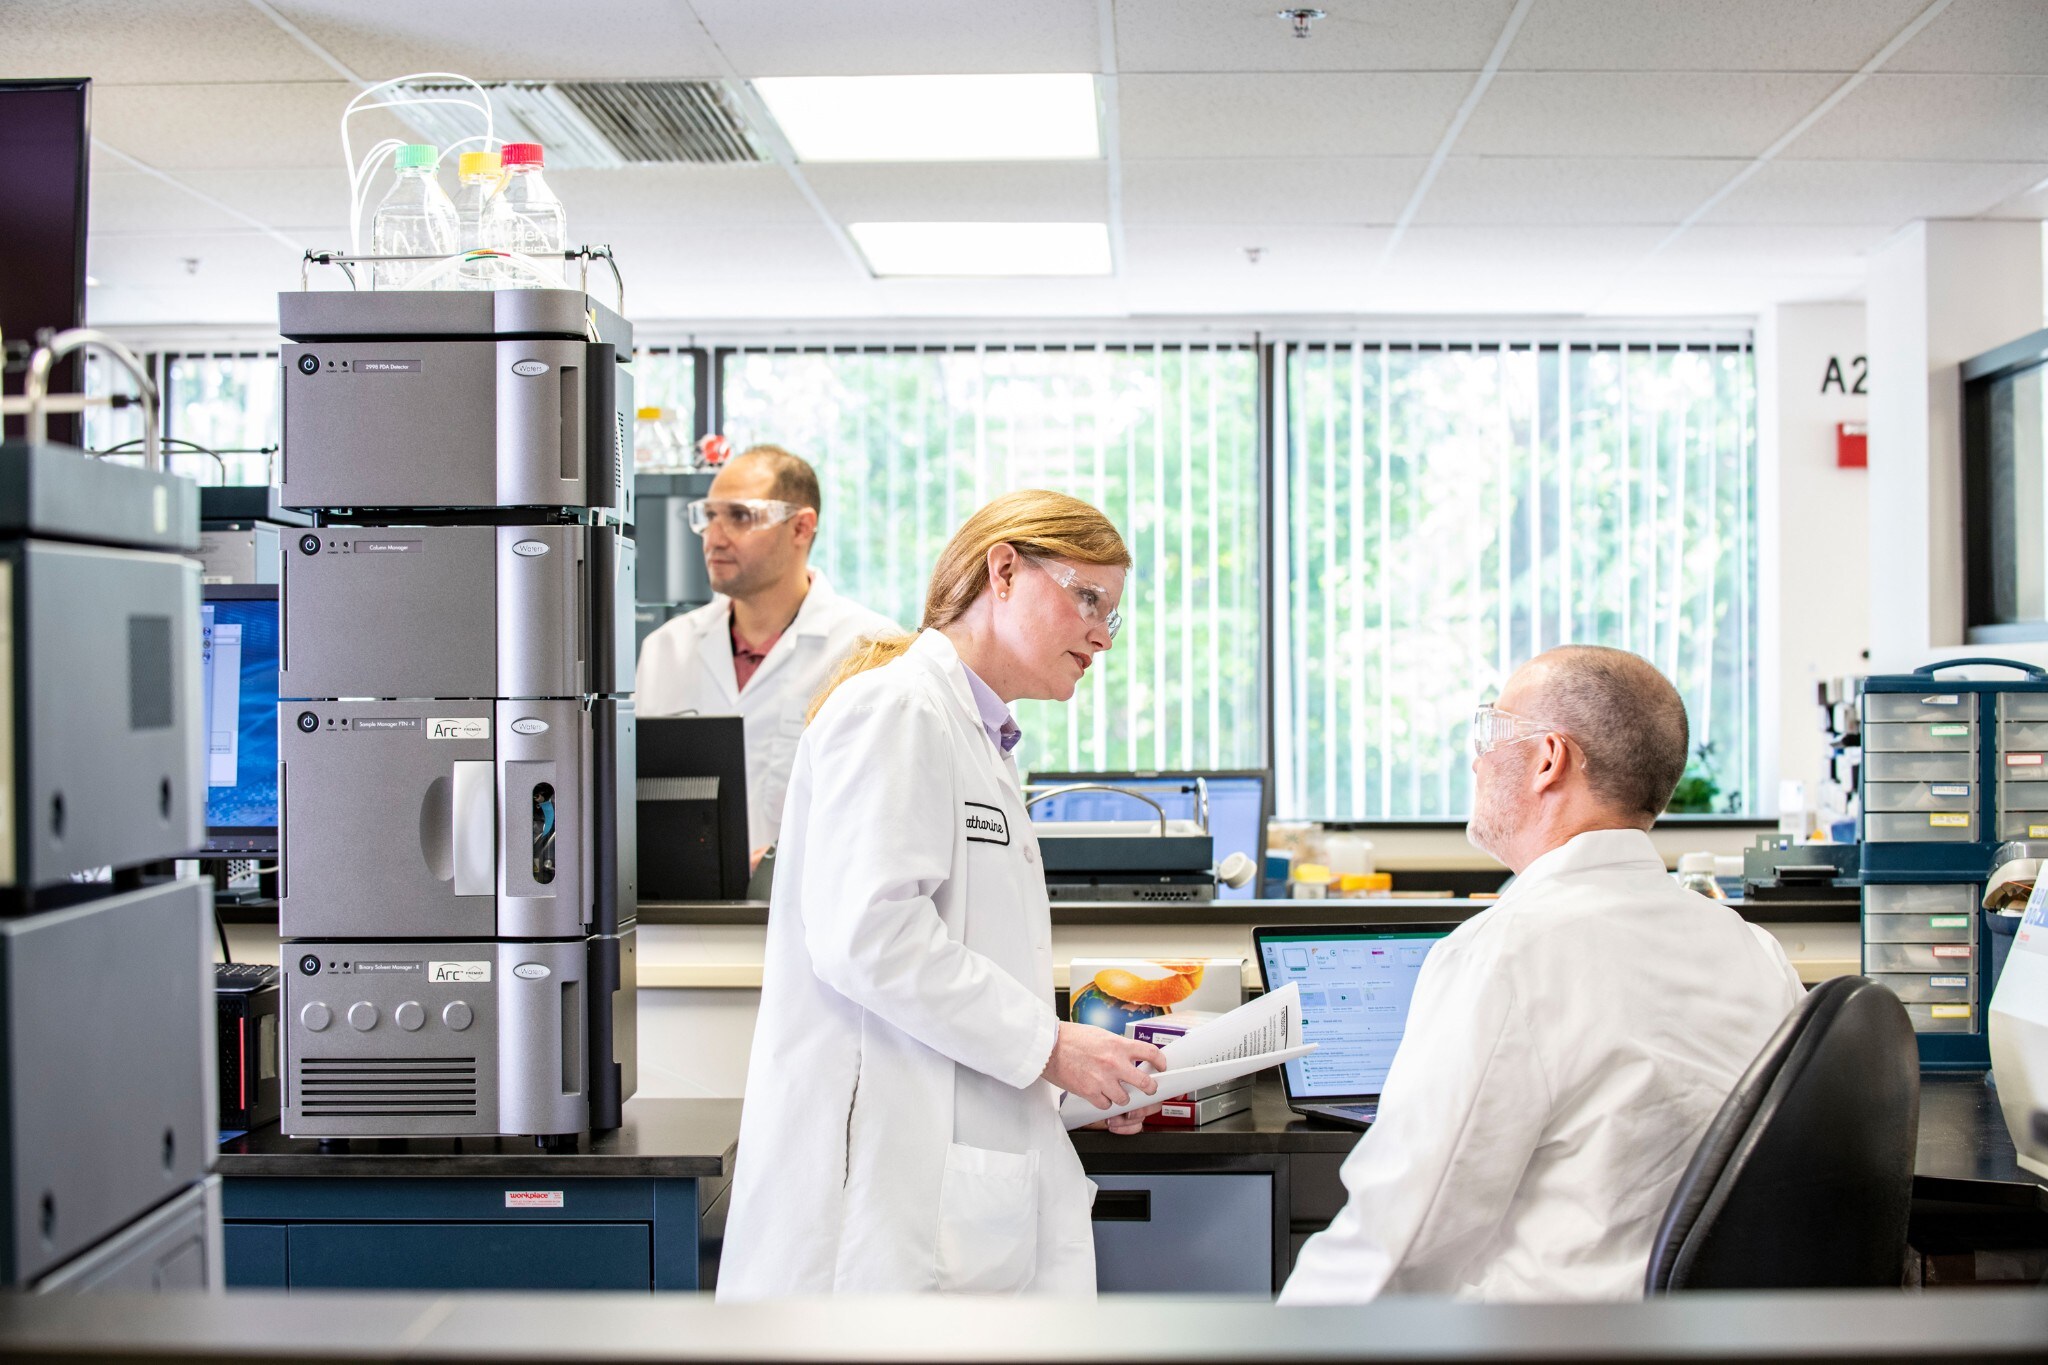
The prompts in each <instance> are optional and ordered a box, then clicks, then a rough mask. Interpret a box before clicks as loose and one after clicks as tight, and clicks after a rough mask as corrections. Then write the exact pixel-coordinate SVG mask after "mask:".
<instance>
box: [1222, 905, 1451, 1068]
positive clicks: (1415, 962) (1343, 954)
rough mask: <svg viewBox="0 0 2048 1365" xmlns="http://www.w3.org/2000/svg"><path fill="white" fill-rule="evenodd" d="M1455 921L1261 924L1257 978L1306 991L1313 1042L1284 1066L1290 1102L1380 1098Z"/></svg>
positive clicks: (1306, 1029)
mask: <svg viewBox="0 0 2048 1365" xmlns="http://www.w3.org/2000/svg"><path fill="white" fill-rule="evenodd" d="M1456 927H1457V926H1456V925H1452V924H1390V925H1374V926H1345V927H1339V928H1301V929H1258V930H1255V931H1253V933H1252V942H1253V944H1254V945H1255V948H1256V951H1257V953H1258V960H1259V975H1260V979H1261V980H1262V981H1263V982H1264V983H1265V987H1266V989H1267V990H1269V991H1276V990H1279V989H1280V988H1281V987H1282V986H1285V985H1286V984H1287V983H1288V982H1290V981H1291V982H1294V983H1295V984H1296V985H1297V986H1299V987H1300V989H1301V1037H1302V1041H1303V1042H1307V1043H1314V1044H1316V1045H1317V1046H1316V1050H1315V1051H1314V1052H1311V1053H1309V1054H1308V1055H1307V1056H1306V1057H1297V1058H1295V1059H1294V1060H1293V1061H1291V1062H1288V1063H1287V1064H1286V1065H1285V1067H1284V1068H1283V1070H1284V1071H1285V1073H1286V1075H1285V1077H1284V1079H1285V1082H1286V1086H1287V1098H1288V1101H1289V1103H1292V1104H1299V1103H1301V1102H1302V1101H1304V1100H1309V1101H1314V1100H1325V1101H1328V1100H1359V1099H1370V1098H1377V1097H1378V1095H1379V1093H1380V1091H1381V1090H1382V1089H1383V1088H1384V1087H1385V1085H1386V1080H1387V1068H1388V1067H1390V1066H1392V1065H1393V1064H1394V1053H1395V1052H1396V1051H1398V1050H1399V1048H1400V1046H1401V1035H1402V1034H1403V1033H1404V1032H1406V1031H1407V1028H1408V1006H1409V1003H1410V1002H1411V1001H1412V1000H1413V999H1414V998H1415V982H1416V978H1418V977H1419V976H1421V975H1422V963H1423V959H1425V958H1427V957H1428V956H1429V951H1430V949H1432V948H1434V947H1436V945H1437V944H1438V943H1439V942H1440V941H1441V940H1442V939H1443V938H1444V936H1445V935H1447V934H1449V933H1450V932H1451V930H1452V929H1454V928H1456Z"/></svg>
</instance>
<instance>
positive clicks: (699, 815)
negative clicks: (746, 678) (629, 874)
mask: <svg viewBox="0 0 2048 1365" xmlns="http://www.w3.org/2000/svg"><path fill="white" fill-rule="evenodd" d="M639 730H640V744H639V783H638V801H637V806H638V813H637V820H636V828H637V830H638V832H639V838H640V897H641V899H642V900H650V901H736V900H744V899H745V898H746V894H747V876H748V867H747V853H748V849H747V740H746V731H745V728H744V722H742V721H741V719H740V718H739V717H738V716H642V717H640V720H639Z"/></svg>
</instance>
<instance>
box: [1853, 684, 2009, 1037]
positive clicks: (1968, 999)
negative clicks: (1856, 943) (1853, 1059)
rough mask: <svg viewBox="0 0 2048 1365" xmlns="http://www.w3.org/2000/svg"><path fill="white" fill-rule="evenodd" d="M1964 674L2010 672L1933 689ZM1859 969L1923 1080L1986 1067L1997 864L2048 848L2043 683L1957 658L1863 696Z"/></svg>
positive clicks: (1868, 689) (1869, 687)
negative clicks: (1894, 1011)
mask: <svg viewBox="0 0 2048 1365" xmlns="http://www.w3.org/2000/svg"><path fill="white" fill-rule="evenodd" d="M1966 665H1977V666H1989V667H1998V668H2004V669H2012V670H2016V671H2017V672H2018V673H2019V674H2020V675H2021V676H2019V677H2017V678H2004V679H1996V680H1982V679H1979V680H1961V679H1942V678H1939V677H1938V675H1939V674H1940V673H1942V672H1944V671H1946V670H1948V669H1952V668H1957V667H1962V666H1966ZM1860 704H1861V709H1862V721H1863V771H1862V783H1863V791H1862V797H1863V802H1862V805H1863V814H1862V817H1861V818H1862V826H1861V834H1862V842H1863V856H1862V861H1863V971H1864V974H1865V975H1866V976H1869V977H1870V978H1871V979H1872V980H1874V981H1878V982H1881V983H1882V984H1884V985H1886V986H1889V987H1890V988H1891V989H1892V990H1893V991H1894V992H1896V993H1897V994H1898V996H1899V999H1900V1000H1902V1001H1904V1002H1905V1006H1906V1013H1907V1014H1908V1015H1909V1016H1911V1018H1912V1020H1913V1028H1914V1031H1915V1032H1916V1033H1918V1034H1919V1042H1920V1058H1921V1063H1922V1065H1923V1066H1925V1067H1927V1068H1929V1069H1932V1070H1968V1069H1982V1068H1984V1067H1987V1066H1989V1065H1990V1049H1989V1044H1988V1042H1987V1039H1986V1033H1985V1010H1986V1008H1987V1007H1988V1005H1989V1003H1990V997H1991V988H1992V981H1991V972H1990V970H1989V955H1988V953H1987V942H1986V938H1985V934H1986V927H1985V924H1984V912H1983V910H1982V905H1983V899H1984V886H1985V882H1986V880H1987V878H1988V877H1989V876H1990V873H1991V869H1992V863H1993V858H1994V854H1995V853H1996V851H1997V849H1998V846H1999V845H2000V844H2001V843H2004V842H2005V841H2006V840H2008V839H2030V838H2048V671H2043V670H2042V669H2039V668H2036V667H2034V666H2032V665H2030V664H2019V663H2013V662H2011V661H2009V660H2004V659H1954V660H1948V661H1945V662H1943V663H1941V664H1938V665H1929V666H1927V667H1925V668H1920V669H1916V670H1915V671H1913V672H1911V673H1900V674H1888V675H1879V676H1876V677H1872V678H1868V679H1866V680H1865V681H1864V684H1863V696H1862V699H1861V703H1860Z"/></svg>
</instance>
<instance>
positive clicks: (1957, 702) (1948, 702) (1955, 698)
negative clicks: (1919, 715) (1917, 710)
mask: <svg viewBox="0 0 2048 1365" xmlns="http://www.w3.org/2000/svg"><path fill="white" fill-rule="evenodd" d="M1920 704H1921V705H1922V706H1961V705H1962V704H1963V699H1962V697H1961V696H1960V695H1958V694H1957V693H1954V692H1950V693H1948V694H1947V695H1945V696H1939V697H1922V698H1921V699H1920Z"/></svg>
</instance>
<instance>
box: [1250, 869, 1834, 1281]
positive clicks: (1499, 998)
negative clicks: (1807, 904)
mask: <svg viewBox="0 0 2048 1365" xmlns="http://www.w3.org/2000/svg"><path fill="white" fill-rule="evenodd" d="M1800 994H1801V987H1800V984H1799V977H1798V974H1797V973H1796V972H1795V971H1793V969H1792V965H1791V963H1790V962H1788V961H1787V960H1786V958H1785V953H1784V950H1783V949H1782V948H1780V947H1779V946H1778V943H1777V940H1775V939H1773V938H1772V937H1771V936H1770V935H1769V934H1767V933H1766V932H1764V931H1763V930H1762V929H1759V928H1757V927H1756V926H1754V925H1751V924H1748V923H1746V922H1744V921H1743V920H1742V918H1741V917H1740V916H1739V915H1737V914H1736V913H1735V912H1734V911H1733V910H1731V909H1729V908H1728V907H1727V906H1725V905H1721V904H1718V903H1717V902H1714V901H1710V900H1708V899H1706V898H1705V897H1704V896H1699V895H1696V894H1694V893H1693V892H1690V891H1684V890H1681V889H1680V888H1679V887H1678V886H1677V885H1676V884H1675V883H1673V881H1672V880H1671V878H1670V876H1669V875H1668V874H1666V872H1665V871H1664V864H1663V861H1662V860H1661V859H1660V858H1659V857H1658V856H1657V852H1656V848H1655V846H1654V845H1653V844H1652V843H1651V842H1650V837H1649V836H1648V835H1647V834H1645V833H1643V832H1642V831H1640V830H1600V831H1597V832H1593V833H1588V834H1581V835H1579V836H1578V837H1577V838H1575V839H1573V840H1572V841H1571V842H1569V843H1567V844H1565V845H1564V846H1563V847H1561V848H1556V849H1552V850H1551V851H1550V852H1549V853H1546V854H1544V855H1543V856H1542V857H1541V858H1538V859H1537V860H1536V861H1535V862H1534V863H1532V864H1530V865H1529V867H1528V869H1527V870H1526V871H1524V872H1523V874H1522V875H1521V876H1520V877H1519V878H1517V879H1516V880H1515V882H1514V884H1513V885H1512V886H1511V887H1510V888H1509V889H1508V891H1507V892H1506V894H1504V895H1503V896H1502V897H1501V899H1500V903H1499V904H1497V905H1495V906H1493V907H1491V908H1490V909H1487V910H1485V911H1482V912H1481V913H1480V914H1478V915H1475V916H1474V917H1473V918H1472V919H1470V920H1468V921H1466V922H1465V923H1464V924H1463V925H1460V926H1459V927H1458V929H1457V930H1456V931H1455V932H1453V933H1452V934H1451V935H1450V936H1449V937H1447V938H1446V939H1444V940H1443V941H1442V942H1441V943H1439V944H1438V945H1437V946H1436V947H1435V948H1434V949H1433V950H1432V951H1431V952H1430V955H1429V957H1428V959H1427V960H1426V961H1425V962H1424V964H1423V968H1422V974H1421V976H1420V978H1419V979H1418V980H1417V982H1416V986H1415V997H1414V1002H1413V1005H1412V1006H1411V1009H1410V1013H1409V1016H1408V1029H1407V1033H1406V1034H1405V1035H1404V1037H1403V1039H1402V1042H1401V1048H1400V1051H1399V1053H1398V1054H1396V1056H1395V1058H1394V1064H1393V1067H1392V1069H1391V1070H1390V1072H1389V1073H1388V1076H1387V1080H1386V1086H1385V1090H1384V1093H1383V1094H1382V1096H1381V1100H1380V1111H1379V1119H1378V1121H1377V1122H1376V1123H1374V1125H1373V1126H1372V1128H1371V1129H1370V1130H1368V1131H1367V1132H1366V1134H1365V1136H1363V1137H1362V1138H1360V1139H1359V1142H1358V1145H1357V1146H1356V1147H1354V1148H1353V1149H1352V1152H1351V1155H1350V1156H1349V1157H1348V1158H1346V1160H1345V1162H1344V1166H1343V1178H1344V1185H1345V1188H1346V1190H1347V1191H1348V1192H1349V1196H1350V1197H1349V1200H1348V1201H1347V1202H1346V1204H1345V1205H1344V1208H1343V1210H1342V1212H1340V1213H1339V1214H1338V1216H1337V1219H1336V1221H1334V1222H1333V1223H1331V1224H1330V1226H1329V1228H1328V1230H1326V1231H1324V1232H1320V1233H1318V1234H1316V1235H1315V1236H1314V1237H1311V1238H1310V1239H1309V1240H1308V1242H1307V1244H1306V1245H1305V1246H1303V1247H1302V1250H1301V1255H1300V1256H1299V1258H1298V1259H1297V1260H1296V1262H1295V1267H1294V1273H1293V1275H1292V1276H1291V1277H1290V1278H1289V1279H1288V1281H1287V1285H1286V1288H1285V1289H1284V1290H1282V1291H1281V1295H1280V1301H1281V1302H1282V1303H1283V1304H1310V1303H1355V1302H1358V1301H1361V1300H1364V1299H1370V1298H1372V1297H1374V1296H1375V1295H1377V1294H1379V1293H1381V1292H1382V1291H1385V1292H1390V1293H1400V1292H1406V1293H1419V1294H1456V1295H1459V1296H1461V1297H1465V1298H1483V1299H1495V1300H1500V1299H1511V1300H1512V1299H1520V1300H1531V1299H1538V1300H1540V1299H1634V1298H1640V1297H1641V1296H1642V1292H1643V1272H1644V1270H1645V1268H1646V1265H1647V1262H1648V1260H1649V1255H1650V1243H1651V1241H1652V1239H1653V1238H1654V1237H1655V1235H1656V1230H1657V1226H1658V1223H1659V1222H1660V1221H1661V1220H1662V1218H1663V1216H1664V1209H1665V1206H1666V1205H1667V1204H1668V1203H1669V1202H1670V1200H1671V1194H1672V1191H1673V1190H1675V1189H1676V1188H1677V1186H1678V1177H1679V1175H1680V1174H1681V1173H1682V1172H1683V1171H1684V1169H1685V1166H1686V1163H1687V1162H1689V1161H1690V1160H1691V1159H1692V1154H1693V1150H1694V1149H1695V1148H1696V1147H1697V1146H1698V1145H1699V1140H1700V1138H1701V1137H1702V1136H1703V1135H1704V1134H1705V1132H1706V1128H1707V1125H1708V1123H1709V1122H1711V1121H1712V1119H1713V1117H1714V1115H1715V1113H1716V1112H1717V1111H1718V1110H1719V1109H1720V1107H1721V1104H1722V1101H1724V1100H1725V1099H1727V1097H1728V1094H1729V1092H1730V1091H1731V1090H1733V1089H1734V1087H1735V1082H1736V1080H1737V1079H1738V1078H1739V1077H1740V1076H1741V1075H1742V1073H1743V1071H1744V1070H1746V1069H1747V1068H1748V1066H1749V1064H1750V1062H1751V1061H1753V1060H1755V1058H1756V1055H1757V1053H1758V1052H1760V1051H1761V1050H1762V1049H1763V1045H1764V1043H1765V1042H1766V1041H1767V1040H1768V1039H1769V1038H1770V1036H1771V1034H1772V1032H1773V1031H1774V1030H1776V1028H1777V1027H1778V1025H1779V1024H1780V1023H1781V1022H1783V1020H1784V1018H1785V1016H1786V1014H1787V1013H1789V1012H1790V1011H1791V1009H1792V1008H1793V1006H1795V1005H1796V1004H1797V1003H1798V1001H1799V998H1800Z"/></svg>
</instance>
